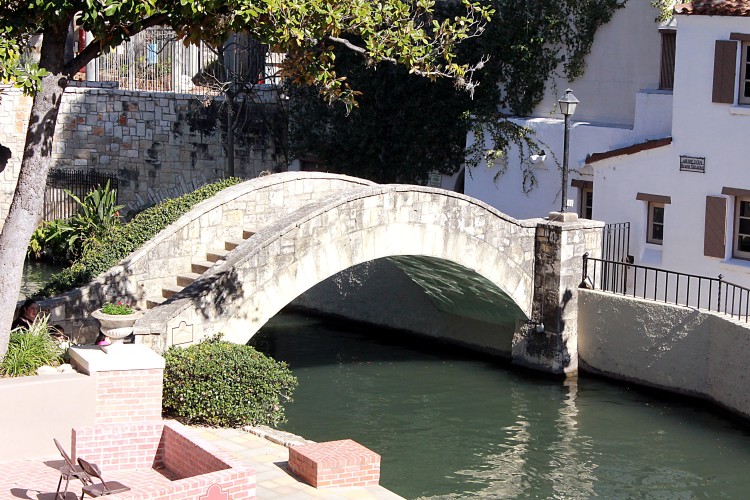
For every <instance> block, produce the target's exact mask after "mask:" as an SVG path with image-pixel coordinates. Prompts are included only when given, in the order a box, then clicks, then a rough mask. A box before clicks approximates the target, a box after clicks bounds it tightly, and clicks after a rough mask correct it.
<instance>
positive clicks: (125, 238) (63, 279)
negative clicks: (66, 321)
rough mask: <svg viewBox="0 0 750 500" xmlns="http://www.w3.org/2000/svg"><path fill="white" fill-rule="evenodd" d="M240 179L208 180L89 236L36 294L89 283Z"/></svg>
mask: <svg viewBox="0 0 750 500" xmlns="http://www.w3.org/2000/svg"><path fill="white" fill-rule="evenodd" d="M240 182H242V180H241V179H237V178H229V179H223V180H221V181H218V182H214V183H213V184H207V185H206V186H203V187H201V188H199V189H196V190H195V191H193V192H192V193H188V194H185V195H183V196H180V197H179V198H173V199H170V200H165V201H163V202H161V203H159V204H158V205H154V206H153V207H150V208H147V209H146V210H144V211H143V212H141V213H139V214H138V215H136V216H135V217H133V220H131V221H130V222H128V223H127V224H124V225H122V226H114V227H113V228H112V229H111V231H110V232H108V233H107V234H105V235H104V236H103V237H101V238H99V239H93V240H91V241H90V242H89V243H88V244H87V245H86V248H85V249H84V250H83V254H82V255H81V258H80V259H78V260H76V261H75V262H73V263H72V264H71V265H70V267H68V268H67V269H65V270H63V271H61V272H59V273H57V274H55V275H54V276H52V278H50V281H49V282H48V283H47V285H46V286H45V287H44V288H42V289H41V290H40V291H39V292H38V293H37V294H36V296H38V297H50V296H53V295H59V294H61V293H65V292H67V291H69V290H72V289H73V288H76V287H78V286H81V285H84V284H86V283H89V282H90V281H91V280H93V279H94V278H96V277H97V276H99V275H100V274H101V273H103V272H105V271H107V270H109V269H110V268H112V267H113V266H114V265H115V264H117V263H118V262H119V261H121V260H122V259H124V258H125V257H127V256H128V255H129V254H131V253H132V252H134V251H136V250H138V249H139V248H140V247H141V246H143V244H144V243H146V242H147V241H148V240H150V239H151V238H153V237H154V236H156V235H157V234H158V233H159V232H160V231H161V230H162V229H164V228H165V227H167V226H168V225H170V224H172V223H173V222H174V221H176V220H177V219H179V218H180V216H182V215H183V214H185V213H187V212H188V211H189V210H190V209H191V208H193V206H195V205H196V204H198V203H200V202H201V201H203V200H207V199H208V198H211V197H212V196H214V195H215V194H216V193H218V192H219V191H221V190H222V189H225V188H228V187H230V186H234V185H235V184H239V183H240Z"/></svg>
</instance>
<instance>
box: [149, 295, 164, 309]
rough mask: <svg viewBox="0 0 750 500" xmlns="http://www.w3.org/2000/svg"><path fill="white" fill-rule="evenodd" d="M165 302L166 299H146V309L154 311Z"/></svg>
mask: <svg viewBox="0 0 750 500" xmlns="http://www.w3.org/2000/svg"><path fill="white" fill-rule="evenodd" d="M165 300H167V299H166V298H165V297H146V309H153V308H154V307H156V306H158V305H159V304H161V303H162V302H164V301H165Z"/></svg>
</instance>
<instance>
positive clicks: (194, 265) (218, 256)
mask: <svg viewBox="0 0 750 500" xmlns="http://www.w3.org/2000/svg"><path fill="white" fill-rule="evenodd" d="M254 234H255V231H251V230H243V231H242V239H239V240H226V241H225V242H224V248H223V249H216V250H209V251H208V252H206V256H205V259H206V260H194V261H192V262H191V264H190V272H185V273H182V274H179V275H177V276H175V278H174V281H175V283H174V284H165V285H164V286H163V287H162V289H161V296H151V297H146V308H147V309H153V308H154V307H156V306H158V305H159V304H161V303H162V302H164V301H165V300H167V299H168V298H170V297H171V296H173V295H175V294H177V293H179V292H181V291H182V290H183V289H184V288H185V287H186V286H188V285H190V284H191V283H192V282H194V281H195V280H197V279H198V278H200V276H201V275H202V274H203V273H205V272H206V271H208V270H209V269H210V268H211V267H213V266H214V265H215V264H216V263H217V262H220V261H223V260H224V259H226V258H227V256H228V255H229V253H230V252H231V251H232V250H234V249H235V248H237V247H238V246H239V245H240V244H241V243H242V242H243V241H245V240H246V239H248V238H250V237H251V236H252V235H254Z"/></svg>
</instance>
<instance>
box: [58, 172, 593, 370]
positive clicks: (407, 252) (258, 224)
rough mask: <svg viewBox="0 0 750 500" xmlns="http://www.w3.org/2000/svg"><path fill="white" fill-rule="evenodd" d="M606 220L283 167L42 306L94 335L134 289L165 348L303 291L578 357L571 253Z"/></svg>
mask: <svg viewBox="0 0 750 500" xmlns="http://www.w3.org/2000/svg"><path fill="white" fill-rule="evenodd" d="M601 227H602V224H601V223H597V222H592V221H578V222H572V223H570V222H568V223H561V222H552V221H549V220H546V219H532V220H516V219H513V218H512V217H509V216H507V215H505V214H502V213H500V212H498V211H497V210H495V209H493V208H492V207H490V206H488V205H486V204H484V203H482V202H480V201H478V200H476V199H473V198H470V197H467V196H464V195H462V194H458V193H455V192H450V191H445V190H441V189H435V188H428V187H421V186H413V185H378V184H374V183H371V182H369V181H365V180H362V179H357V178H352V177H346V176H341V175H333V174H323V173H308V172H288V173H282V174H276V175H270V176H265V177H260V178H257V179H253V180H250V181H247V182H244V183H242V184H239V185H237V186H233V187H230V188H228V189H226V190H224V191H222V192H221V193H219V194H218V195H217V196H215V197H213V198H212V199H210V200H206V201H204V202H202V203H201V204H199V205H197V206H196V207H194V208H193V210H191V211H190V212H189V213H187V214H185V215H183V216H182V217H181V218H180V219H179V220H177V221H176V222H175V223H174V224H172V225H171V226H169V227H168V228H166V229H165V230H163V231H162V232H161V233H160V234H158V235H157V236H156V237H155V238H154V239H153V240H151V241H150V242H148V243H147V244H146V245H145V246H144V247H143V248H141V249H140V250H138V251H136V252H134V253H133V254H131V255H130V256H128V257H127V258H126V259H124V260H123V261H122V262H120V263H119V264H118V265H117V266H115V267H114V268H113V269H111V270H110V271H108V272H106V273H104V274H103V275H101V276H99V277H98V278H97V279H96V280H95V281H94V282H92V283H91V284H89V285H87V286H84V287H82V288H79V289H77V290H75V291H72V292H70V293H68V294H65V295H63V296H60V297H56V298H54V299H51V300H50V301H49V303H48V304H47V305H46V306H47V307H49V309H50V311H51V313H52V321H54V322H58V323H61V324H62V325H63V326H64V327H65V328H66V331H72V332H75V334H76V335H77V336H78V337H89V336H93V335H94V333H95V331H96V322H95V321H94V320H92V319H90V317H89V315H90V312H91V311H92V310H94V309H96V308H97V307H99V306H100V304H102V303H103V302H105V301H111V300H125V301H129V302H131V303H135V304H137V306H138V307H139V308H141V309H143V310H145V311H146V313H145V315H144V316H143V317H142V318H141V319H140V320H139V321H138V322H137V323H136V325H135V334H136V342H138V343H145V344H148V345H150V346H152V347H154V348H155V349H157V350H159V351H161V350H164V349H165V348H167V347H168V346H170V345H185V344H190V343H194V342H198V341H200V340H201V339H202V338H204V337H206V336H208V335H212V334H214V333H217V332H222V333H223V334H224V338H225V339H227V340H230V341H233V342H238V343H246V342H247V341H248V340H249V339H250V338H251V337H252V336H253V335H254V334H255V332H257V331H258V329H259V328H260V327H262V326H263V324H265V323H266V321H268V320H269V319H270V318H271V317H273V316H274V315H275V314H276V313H277V312H279V311H280V310H281V309H282V308H284V307H286V306H287V305H289V304H295V303H301V304H303V305H304V306H305V307H307V308H310V309H315V310H317V311H320V312H326V313H332V314H336V315H338V316H344V317H352V316H353V319H359V320H363V321H368V322H371V323H375V324H381V325H383V326H387V327H390V328H399V329H403V330H411V331H414V332H415V333H419V334H423V335H427V336H435V337H443V338H448V339H451V340H453V341H456V342H459V343H462V344H465V345H468V346H472V347H477V348H480V349H483V350H487V351H491V352H495V353H498V354H501V355H505V356H507V357H510V358H512V359H513V360H514V361H515V362H518V363H521V364H527V365H530V366H535V367H538V368H540V369H543V370H546V371H552V372H556V373H563V372H574V371H575V370H576V369H577V356H576V350H577V348H576V326H575V325H576V312H575V310H576V307H575V300H576V294H575V290H576V288H577V286H578V284H579V282H580V277H581V265H582V264H581V257H580V256H581V255H583V254H584V253H585V252H587V251H588V252H590V253H591V254H592V255H595V254H597V252H598V251H599V248H600V246H601ZM363 276H365V277H367V278H368V279H367V281H368V284H366V285H362V286H358V283H360V282H361V281H362V277H363ZM360 284H361V283H360ZM336 291H338V293H336ZM354 296H356V298H355V299H356V301H355V302H352V300H354V299H353V297H354Z"/></svg>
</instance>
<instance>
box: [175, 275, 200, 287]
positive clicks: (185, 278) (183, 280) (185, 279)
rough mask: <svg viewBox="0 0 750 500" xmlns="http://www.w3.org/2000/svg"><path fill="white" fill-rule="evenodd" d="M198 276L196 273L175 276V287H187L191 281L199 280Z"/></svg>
mask: <svg viewBox="0 0 750 500" xmlns="http://www.w3.org/2000/svg"><path fill="white" fill-rule="evenodd" d="M200 276H201V275H200V274H198V273H184V274H180V275H179V276H177V285H178V286H188V285H189V284H190V283H192V282H193V281H195V280H197V279H198V278H200Z"/></svg>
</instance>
